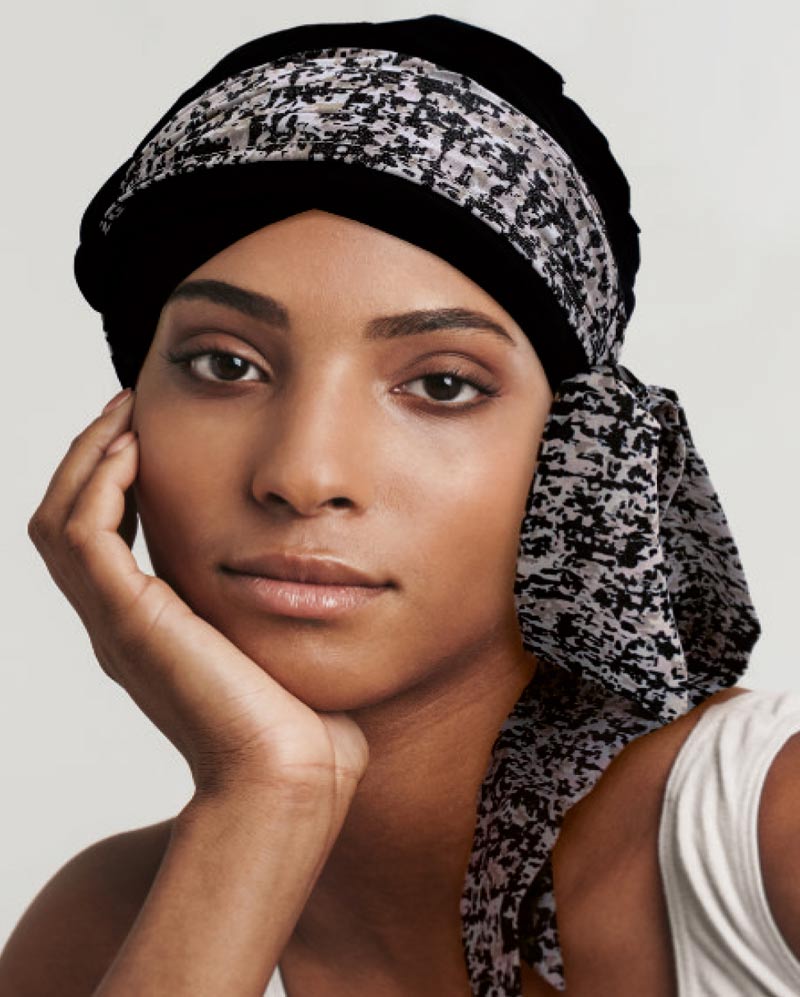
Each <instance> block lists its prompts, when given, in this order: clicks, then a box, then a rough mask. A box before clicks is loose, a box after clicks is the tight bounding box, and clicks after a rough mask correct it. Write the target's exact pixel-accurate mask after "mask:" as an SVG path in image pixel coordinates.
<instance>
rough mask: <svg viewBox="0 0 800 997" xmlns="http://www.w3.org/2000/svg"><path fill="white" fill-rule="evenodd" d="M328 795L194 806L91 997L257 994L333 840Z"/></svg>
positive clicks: (181, 820)
mask: <svg viewBox="0 0 800 997" xmlns="http://www.w3.org/2000/svg"><path fill="white" fill-rule="evenodd" d="M333 792H334V790H333V788H331V789H330V790H329V789H328V788H323V789H321V790H320V791H319V797H318V798H317V797H316V795H315V793H314V792H311V791H304V792H303V793H302V794H296V793H293V792H288V793H287V792H286V791H284V790H282V789H278V790H276V791H275V792H265V791H264V790H263V789H261V788H259V789H258V790H248V791H246V792H244V793H241V794H236V795H234V796H232V797H229V798H227V799H216V800H214V801H209V800H203V801H200V800H193V801H192V802H191V803H190V804H189V805H188V806H187V808H186V809H185V810H184V811H183V812H182V813H181V814H180V815H179V816H178V817H177V818H176V820H175V824H174V828H173V832H172V837H171V839H170V844H169V846H168V848H167V850H166V852H165V855H164V859H163V861H162V863H161V866H160V869H159V872H158V875H157V877H156V879H155V881H154V883H153V886H152V888H151V890H150V892H149V894H148V896H147V899H146V901H145V903H144V904H143V906H142V909H141V911H140V913H139V916H138V917H137V919H136V921H135V922H134V925H133V927H132V928H131V931H130V933H129V934H128V937H127V938H126V940H125V943H124V944H123V946H122V948H121V949H120V951H119V953H118V955H117V958H116V959H115V961H114V962H113V964H112V965H111V966H110V968H109V970H108V972H107V973H106V975H105V976H104V977H103V979H102V981H101V982H100V984H99V986H98V987H97V989H96V990H95V992H94V997H134V995H136V997H142V995H145V994H147V997H205V995H207V997H219V995H220V994H230V995H236V997H251V995H252V997H261V995H262V994H263V992H264V988H265V986H266V982H267V980H268V979H269V977H270V975H271V973H272V972H273V970H274V967H275V965H276V964H277V962H278V961H279V958H280V954H281V952H282V950H283V948H284V946H285V945H286V943H287V941H288V939H289V936H290V934H291V932H292V930H293V928H294V925H295V923H296V921H297V919H298V917H299V916H300V913H301V911H302V909H303V906H304V905H305V902H306V900H307V899H308V896H309V894H310V892H311V890H312V888H313V886H314V883H315V882H316V879H317V877H318V876H319V873H320V871H321V869H322V867H323V865H324V863H325V860H326V858H327V855H328V852H329V850H330V847H331V845H332V843H333V841H334V840H335V837H336V834H338V827H337V828H332V827H331V822H332V817H331V814H332V813H333V812H334V810H335V808H334V806H333V805H332V803H331V799H332V795H333Z"/></svg>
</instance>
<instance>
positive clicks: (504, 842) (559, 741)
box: [83, 19, 759, 997]
mask: <svg viewBox="0 0 800 997" xmlns="http://www.w3.org/2000/svg"><path fill="white" fill-rule="evenodd" d="M441 20H442V19H438V21H439V22H441ZM314 160H329V161H339V162H342V163H352V164H354V165H355V166H358V167H366V168H367V169H370V170H377V171H383V172H386V173H390V174H393V175H395V176H397V177H400V178H403V179H405V180H407V181H408V182H409V184H411V185H417V186H418V187H420V188H426V189H427V191H429V192H433V193H435V194H436V195H438V196H440V197H442V198H445V199H447V200H448V201H449V202H450V203H452V204H454V205H456V206H458V207H459V208H462V209H463V210H464V211H466V212H470V213H471V214H472V215H473V216H475V217H476V218H478V219H479V220H480V221H481V222H483V223H485V225H487V226H489V227H490V228H491V229H492V230H494V231H495V232H497V233H499V234H500V235H501V236H502V237H503V238H504V239H506V240H507V241H508V243H509V244H510V245H511V246H513V248H514V249H515V250H516V251H517V252H518V253H519V254H521V256H522V257H523V258H524V259H525V260H527V261H528V262H529V263H530V267H531V271H532V272H535V273H536V274H538V275H539V277H540V278H541V279H542V280H543V281H544V282H546V284H547V286H548V287H549V288H550V289H551V291H552V292H553V294H554V296H555V298H556V299H557V301H558V304H559V307H560V308H561V309H562V310H563V313H564V315H566V317H567V320H568V322H569V325H570V326H571V327H572V328H574V330H575V332H576V334H577V336H578V338H579V340H580V343H581V344H582V347H583V350H584V351H585V354H586V358H587V360H588V362H589V366H590V367H591V369H590V370H589V371H588V372H582V373H580V374H577V375H575V376H573V377H569V378H567V379H566V380H564V381H562V382H561V383H560V384H559V385H558V390H557V392H556V396H555V400H554V403H553V406H552V410H551V412H550V415H549V418H548V421H547V424H546V426H545V430H544V435H543V439H542V443H541V449H540V452H539V461H538V465H537V469H536V473H535V475H534V478H533V481H532V483H531V490H530V494H529V496H528V506H527V511H526V515H525V517H524V519H523V521H522V526H521V531H520V547H519V557H518V567H517V579H516V584H515V600H516V606H517V615H518V618H519V623H520V628H521V632H522V637H523V641H524V644H525V646H526V647H527V648H528V649H529V650H531V651H533V652H534V653H535V654H536V655H537V658H538V659H539V665H538V668H537V671H536V673H535V675H534V678H533V679H532V681H531V683H529V685H528V687H527V688H526V689H525V691H524V692H523V694H522V696H521V697H520V699H519V701H518V702H517V704H516V705H515V707H514V710H513V711H512V713H511V714H510V716H509V717H508V718H507V719H506V721H505V723H504V724H503V726H502V729H501V730H500V732H499V735H498V738H497V740H496V742H495V744H494V748H493V751H492V756H491V761H490V764H489V766H488V769H487V772H486V775H485V778H484V780H483V784H482V786H481V790H480V793H479V799H478V801H477V821H476V830H475V840H474V846H473V851H472V856H471V859H470V863H469V868H468V872H467V876H466V879H465V883H464V890H463V894H462V898H461V916H462V933H463V942H464V951H465V958H466V963H467V967H468V971H469V975H470V979H471V981H472V987H473V993H474V994H475V995H476V997H517V995H519V993H520V975H519V965H520V958H521V957H522V958H525V959H526V961H527V962H528V963H529V964H531V965H533V966H535V967H536V969H537V971H538V972H539V973H540V974H541V975H542V977H543V978H544V979H546V980H547V981H549V982H550V983H551V984H552V985H553V986H555V987H556V988H557V989H561V990H563V989H565V987H566V981H565V977H564V967H563V963H562V958H561V951H560V946H559V941H558V931H557V922H556V909H555V897H554V893H553V882H552V867H551V865H550V854H551V851H552V848H553V845H554V844H555V841H556V840H557V837H558V834H559V830H560V826H561V821H562V818H563V816H564V814H565V813H566V811H567V810H568V809H569V807H570V806H572V805H573V804H574V803H576V802H577V801H578V800H579V799H580V798H581V797H582V796H584V795H585V794H586V793H588V792H589V791H590V790H591V789H592V787H593V786H594V785H595V783H596V782H597V780H598V778H599V777H600V776H601V775H602V773H603V771H604V770H605V769H606V767H607V766H608V764H609V763H610V762H611V761H612V759H613V758H614V757H615V755H616V754H618V752H619V751H620V750H621V749H622V748H624V747H625V746H626V744H628V743H630V742H631V741H632V740H633V739H634V738H636V737H639V736H641V735H642V734H644V733H647V732H649V731H650V730H653V729H655V728H656V727H659V726H661V725H663V724H665V723H669V722H670V721H672V720H674V719H675V718H677V717H679V716H680V715H681V714H682V713H685V712H686V711H687V710H688V709H690V708H691V707H692V706H694V705H697V704H698V703H700V702H701V701H702V700H703V699H705V698H706V697H707V696H709V695H710V694H711V693H713V692H715V691H717V690H718V689H720V688H723V687H725V686H728V685H732V684H734V683H735V682H736V681H737V679H738V678H739V677H740V676H741V675H742V674H743V672H744V670H745V668H746V664H747V658H748V654H749V652H750V650H751V648H752V646H753V644H754V642H755V640H756V639H757V637H758V633H759V626H758V621H757V619H756V616H755V613H754V611H753V607H752V605H751V602H750V597H749V593H748V590H747V585H746V582H745V579H744V575H743V572H742V566H741V563H740V561H739V557H738V553H737V550H736V547H735V544H734V542H733V539H732V537H731V535H730V531H729V529H728V526H727V523H726V520H725V516H724V513H723V511H722V508H721V506H720V503H719V500H718V498H717V496H716V493H715V491H714V489H713V486H712V484H711V482H710V480H709V478H708V474H707V470H706V467H705V465H704V463H703V461H702V459H701V458H700V456H699V455H698V453H697V451H696V449H695V447H694V444H693V441H692V438H691V435H690V433H689V429H688V425H687V422H686V417H685V414H684V412H683V410H682V408H681V406H680V403H679V401H678V398H677V396H676V395H675V393H674V392H672V391H670V390H669V389H666V388H660V387H656V386H645V385H644V384H641V383H640V382H639V381H637V380H636V378H635V377H634V376H633V375H632V374H631V373H630V372H629V371H627V370H626V369H625V368H624V367H620V366H619V365H618V359H617V358H618V353H619V350H620V347H621V344H622V338H623V333H624V329H625V324H626V321H627V316H626V314H625V307H624V305H623V295H622V293H621V290H620V283H619V272H618V266H617V263H616V262H615V259H614V254H613V252H612V250H611V245H610V242H609V239H608V235H607V226H606V224H605V222H604V219H603V217H602V214H601V211H600V209H599V206H598V202H597V200H596V199H595V197H594V196H593V194H592V193H591V192H590V191H589V189H588V188H587V185H586V183H585V182H584V180H583V178H582V176H581V175H580V174H579V172H578V170H577V169H576V168H575V166H574V164H573V162H572V161H571V160H570V157H569V156H568V154H567V153H566V152H565V150H564V148H563V147H562V146H561V145H559V144H558V143H557V142H556V141H555V140H554V139H553V138H552V137H551V136H550V135H549V134H548V133H547V131H546V130H545V129H544V128H542V127H541V126H540V125H539V124H537V123H536V122H534V121H533V120H532V119H531V118H529V117H527V116H526V115H525V114H523V113H522V112H520V111H519V110H518V109H517V108H515V107H513V106H512V105H511V104H509V103H508V102H507V101H506V100H504V99H502V98H500V97H499V96H497V95H496V94H495V93H492V92H491V91H489V90H487V89H486V88H485V87H484V86H482V85H481V84H480V83H478V82H477V81H476V80H474V79H471V78H469V77H468V76H465V75H464V74H463V73H459V72H454V71H452V70H448V69H446V68H444V67H442V66H440V65H437V64H434V63H432V62H430V61H427V60H425V59H422V58H418V57H415V56H413V55H410V54H398V53H397V52H394V51H388V50H384V49H378V48H341V47H335V48H316V49H315V50H313V51H303V52H293V53H289V54H286V55H284V56H282V57H280V58H272V59H271V60H269V61H267V62H264V61H263V60H262V61H259V62H258V64H257V65H252V64H251V65H249V66H248V67H246V68H243V69H241V70H240V71H238V72H236V73H235V74H233V75H228V76H226V77H225V78H224V79H222V80H218V81H217V82H216V83H215V84H214V85H213V86H211V87H210V88H207V89H205V91H204V92H201V93H199V94H194V95H193V96H191V97H190V98H188V99H187V101H186V102H185V103H184V104H183V105H182V106H180V107H178V108H177V110H176V111H175V112H174V114H173V115H172V116H171V117H170V118H169V119H168V120H166V121H165V122H162V123H161V127H159V128H158V129H157V130H156V131H155V132H154V133H153V134H151V135H149V136H148V137H147V139H146V140H145V141H144V142H143V143H142V145H141V146H140V147H139V148H138V149H137V151H136V153H135V154H134V156H133V157H132V159H131V161H130V163H129V164H128V165H127V168H126V169H125V170H124V171H122V172H120V173H119V175H115V177H113V178H112V181H113V183H112V182H110V183H109V185H107V187H106V188H104V192H103V196H105V194H106V193H107V192H109V191H110V194H109V197H108V203H107V204H106V205H105V211H104V213H103V215H102V219H101V223H100V227H101V228H102V230H103V232H105V233H108V232H113V231H114V229H115V226H116V225H117V224H118V223H119V221H120V219H122V220H123V222H124V220H125V218H126V217H127V216H128V215H129V214H135V211H136V204H137V195H138V194H139V192H140V191H144V190H147V189H148V188H150V187H153V185H156V184H158V183H160V182H161V181H163V180H165V179H167V178H175V177H180V176H181V175H183V174H192V173H194V174H196V173H197V171H202V170H213V169H215V168H217V167H220V166H224V167H226V168H228V167H231V166H235V165H236V164H243V165H247V164H251V163H254V162H256V163H258V162H266V161H306V162H308V161H314ZM198 210H199V211H200V212H201V213H202V204H201V205H200V206H199V208H198ZM420 215H421V217H420V226H424V225H425V221H426V217H425V212H424V208H423V209H421V212H420ZM86 235H87V238H88V237H89V233H88V232H87V233H86ZM88 271H89V264H87V263H85V264H84V268H83V273H84V279H85V280H87V281H88V278H89V272H88Z"/></svg>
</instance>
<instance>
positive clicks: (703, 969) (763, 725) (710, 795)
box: [658, 690, 800, 997]
mask: <svg viewBox="0 0 800 997" xmlns="http://www.w3.org/2000/svg"><path fill="white" fill-rule="evenodd" d="M797 731H800V694H798V693H796V692H770V691H767V690H750V691H749V692H747V693H744V694H743V695H740V696H734V697H732V698H731V699H727V700H724V701H723V702H720V703H715V704H714V705H713V706H710V707H708V709H707V710H706V711H705V713H704V714H703V716H702V717H701V718H700V720H699V721H698V722H697V724H696V726H695V727H693V728H692V730H691V731H690V733H689V736H688V737H687V738H686V740H685V741H684V743H683V745H682V746H681V750H680V752H679V753H678V755H677V756H676V758H675V760H674V761H673V764H672V768H671V770H670V773H669V776H668V779H667V785H666V791H665V796H664V803H663V806H662V813H661V824H660V828H659V840H658V850H659V862H660V866H661V877H662V883H663V886H664V893H665V896H666V901H667V907H668V910H669V919H670V924H671V929H672V944H673V949H674V957H675V968H676V972H677V976H678V994H679V997H732V995H734V994H741V995H747V997H798V994H800V959H798V958H797V957H796V956H795V955H794V954H793V953H792V950H791V949H790V948H789V946H788V945H787V943H786V941H785V940H784V938H783V935H782V934H781V932H780V930H779V928H778V926H777V924H776V923H775V920H774V918H773V916H772V912H771V910H770V907H769V904H768V902H767V897H766V893H765V891H764V882H763V879H762V876H761V862H760V853H759V846H758V824H757V821H758V808H759V803H760V800H761V790H762V788H763V785H764V781H765V779H766V776H767V772H768V770H769V767H770V765H771V763H772V761H773V760H774V758H775V756H776V755H777V753H778V751H779V750H780V749H781V747H782V746H783V744H784V743H785V742H786V741H787V740H788V739H789V737H791V736H792V734H794V733H796V732H797Z"/></svg>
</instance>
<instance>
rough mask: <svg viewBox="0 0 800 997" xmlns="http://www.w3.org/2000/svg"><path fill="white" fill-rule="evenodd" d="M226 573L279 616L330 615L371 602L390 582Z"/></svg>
mask: <svg viewBox="0 0 800 997" xmlns="http://www.w3.org/2000/svg"><path fill="white" fill-rule="evenodd" d="M223 574H224V575H225V576H226V577H227V578H229V579H230V580H231V582H232V584H233V587H234V589H235V590H236V591H238V592H239V593H240V595H241V596H243V597H244V598H245V599H246V600H247V601H249V602H251V603H254V604H256V605H258V606H259V607H260V608H261V609H263V610H266V611H267V612H268V613H278V614H279V615H280V616H294V617H305V618H309V619H328V618H331V617H335V616H341V615H342V613H348V612H350V611H352V610H354V609H358V608H359V607H361V606H364V605H366V604H367V603H369V602H372V601H373V600H374V599H376V598H378V596H380V595H381V594H382V593H384V592H386V591H387V590H388V589H389V588H390V587H391V586H388V585H321V584H316V583H309V582H295V581H289V580H287V579H284V578H267V577H266V576H264V575H251V574H245V573H242V572H238V571H231V570H230V569H229V570H227V571H224V572H223Z"/></svg>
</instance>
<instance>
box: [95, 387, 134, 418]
mask: <svg viewBox="0 0 800 997" xmlns="http://www.w3.org/2000/svg"><path fill="white" fill-rule="evenodd" d="M132 394H133V388H123V389H122V391H119V392H117V394H116V395H114V397H113V398H112V399H111V401H109V402H106V404H105V407H104V408H103V412H102V414H103V415H105V414H106V412H110V411H111V409H112V408H116V407H117V406H118V405H121V404H122V403H123V402H124V401H127V400H128V398H130V396H131V395H132Z"/></svg>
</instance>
